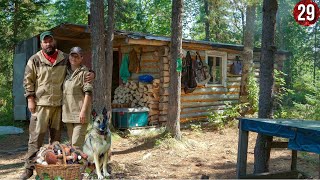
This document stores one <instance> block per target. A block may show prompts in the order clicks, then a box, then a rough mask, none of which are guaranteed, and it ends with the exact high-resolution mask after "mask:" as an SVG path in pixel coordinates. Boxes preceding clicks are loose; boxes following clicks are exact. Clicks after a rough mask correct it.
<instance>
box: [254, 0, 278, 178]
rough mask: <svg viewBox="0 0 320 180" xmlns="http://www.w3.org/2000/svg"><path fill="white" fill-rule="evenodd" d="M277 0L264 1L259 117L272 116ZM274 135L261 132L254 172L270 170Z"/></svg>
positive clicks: (255, 149)
mask: <svg viewBox="0 0 320 180" xmlns="http://www.w3.org/2000/svg"><path fill="white" fill-rule="evenodd" d="M277 9H278V2H277V0H264V1H263V21H262V42H261V61H260V92H259V114H258V116H259V118H272V101H273V100H272V87H273V83H274V78H273V68H274V59H275V52H276V47H275V23H276V14H277ZM271 142H272V137H269V136H264V135H261V134H259V135H258V137H257V140H256V146H255V148H254V173H263V172H268V171H269V159H270V144H271Z"/></svg>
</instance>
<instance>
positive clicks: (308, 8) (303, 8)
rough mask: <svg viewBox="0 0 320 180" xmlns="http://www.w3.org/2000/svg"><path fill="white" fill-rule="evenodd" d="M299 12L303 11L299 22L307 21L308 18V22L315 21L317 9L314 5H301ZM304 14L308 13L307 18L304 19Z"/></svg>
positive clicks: (299, 16)
mask: <svg viewBox="0 0 320 180" xmlns="http://www.w3.org/2000/svg"><path fill="white" fill-rule="evenodd" d="M298 10H299V11H301V12H300V13H299V15H298V21H305V20H306V18H307V20H308V21H313V20H314V18H315V8H314V5H313V4H308V5H307V6H305V5H304V4H299V6H298ZM304 13H307V16H306V18H304V17H302V16H303V15H304Z"/></svg>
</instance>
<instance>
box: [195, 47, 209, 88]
mask: <svg viewBox="0 0 320 180" xmlns="http://www.w3.org/2000/svg"><path fill="white" fill-rule="evenodd" d="M195 62H196V81H197V84H198V85H200V86H204V85H205V84H207V83H208V82H209V81H210V78H211V76H210V73H209V66H208V65H207V64H206V63H205V62H203V61H202V60H201V57H200V55H199V53H198V52H196V60H195Z"/></svg>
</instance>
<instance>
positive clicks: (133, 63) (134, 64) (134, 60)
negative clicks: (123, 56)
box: [129, 49, 140, 73]
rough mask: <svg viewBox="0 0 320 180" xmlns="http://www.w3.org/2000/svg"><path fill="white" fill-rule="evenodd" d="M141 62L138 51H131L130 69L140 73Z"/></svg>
mask: <svg viewBox="0 0 320 180" xmlns="http://www.w3.org/2000/svg"><path fill="white" fill-rule="evenodd" d="M139 63H140V62H139V59H138V55H137V52H136V51H135V50H134V49H132V50H131V51H130V53H129V71H130V72H132V73H139V71H140V68H139Z"/></svg>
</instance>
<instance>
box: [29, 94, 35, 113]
mask: <svg viewBox="0 0 320 180" xmlns="http://www.w3.org/2000/svg"><path fill="white" fill-rule="evenodd" d="M28 108H29V111H30V112H31V113H32V114H34V113H35V112H36V102H35V100H34V97H33V96H29V97H28Z"/></svg>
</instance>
